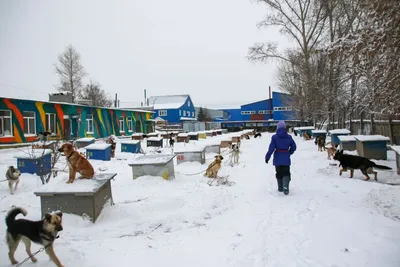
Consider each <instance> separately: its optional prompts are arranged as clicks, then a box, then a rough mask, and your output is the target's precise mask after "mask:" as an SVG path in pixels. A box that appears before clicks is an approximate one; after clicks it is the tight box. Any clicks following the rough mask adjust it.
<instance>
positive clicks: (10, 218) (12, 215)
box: [6, 208, 28, 227]
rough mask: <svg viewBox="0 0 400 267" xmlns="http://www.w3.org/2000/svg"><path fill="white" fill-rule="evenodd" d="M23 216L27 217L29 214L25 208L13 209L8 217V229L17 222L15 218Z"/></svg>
mask: <svg viewBox="0 0 400 267" xmlns="http://www.w3.org/2000/svg"><path fill="white" fill-rule="evenodd" d="M20 213H21V214H23V215H24V216H26V215H27V214H28V212H27V211H26V210H25V209H23V208H12V209H11V210H10V211H9V212H8V213H7V216H6V225H7V227H10V226H11V225H12V224H13V223H14V221H15V217H17V215H18V214H20Z"/></svg>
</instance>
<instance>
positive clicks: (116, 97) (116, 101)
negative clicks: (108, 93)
mask: <svg viewBox="0 0 400 267" xmlns="http://www.w3.org/2000/svg"><path fill="white" fill-rule="evenodd" d="M117 104H118V95H117V93H115V101H114V108H116V107H117Z"/></svg>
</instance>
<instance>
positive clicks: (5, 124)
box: [0, 110, 13, 136]
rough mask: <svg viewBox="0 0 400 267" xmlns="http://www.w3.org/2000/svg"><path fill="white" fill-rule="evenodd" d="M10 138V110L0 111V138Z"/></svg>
mask: <svg viewBox="0 0 400 267" xmlns="http://www.w3.org/2000/svg"><path fill="white" fill-rule="evenodd" d="M10 135H11V136H12V135H13V134H12V121H11V111H10V110H0V136H10Z"/></svg>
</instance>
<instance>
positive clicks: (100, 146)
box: [85, 143, 111, 150]
mask: <svg viewBox="0 0 400 267" xmlns="http://www.w3.org/2000/svg"><path fill="white" fill-rule="evenodd" d="M110 146H111V144H106V143H97V144H91V145H88V146H87V147H85V149H86V150H87V149H90V150H104V149H107V148H108V147H110Z"/></svg>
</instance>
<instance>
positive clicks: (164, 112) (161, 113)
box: [158, 110, 167, 116]
mask: <svg viewBox="0 0 400 267" xmlns="http://www.w3.org/2000/svg"><path fill="white" fill-rule="evenodd" d="M158 116H167V111H166V110H159V111H158Z"/></svg>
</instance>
